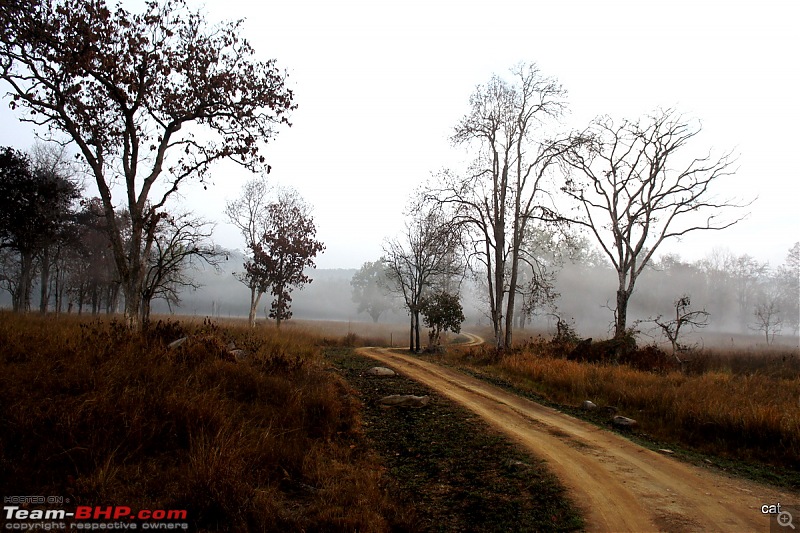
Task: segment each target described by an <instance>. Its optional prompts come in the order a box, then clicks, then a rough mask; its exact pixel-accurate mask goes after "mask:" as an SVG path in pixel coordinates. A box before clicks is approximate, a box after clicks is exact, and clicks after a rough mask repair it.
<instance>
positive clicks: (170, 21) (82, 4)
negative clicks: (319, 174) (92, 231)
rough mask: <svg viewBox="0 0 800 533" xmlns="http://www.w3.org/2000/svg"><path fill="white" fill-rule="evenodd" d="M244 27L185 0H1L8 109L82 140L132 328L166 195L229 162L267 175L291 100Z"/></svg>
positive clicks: (0, 69)
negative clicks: (137, 3)
mask: <svg viewBox="0 0 800 533" xmlns="http://www.w3.org/2000/svg"><path fill="white" fill-rule="evenodd" d="M240 34H241V21H238V22H228V23H223V24H219V25H211V24H209V23H208V22H207V21H206V20H205V18H204V16H203V14H202V13H201V12H199V11H194V10H192V9H190V8H189V7H188V6H187V5H186V1H185V0H165V1H164V2H156V1H148V2H146V4H145V9H144V12H142V13H139V14H133V13H130V12H128V11H126V10H125V9H124V8H122V7H121V6H119V5H118V6H117V7H115V8H110V7H108V6H107V5H106V2H105V0H33V1H31V0H25V1H21V0H8V1H4V2H3V3H2V4H0V79H2V80H4V81H5V82H6V84H7V86H8V87H10V91H9V95H10V96H11V106H12V107H13V108H20V109H21V110H22V111H23V112H24V113H23V114H22V116H21V119H22V120H25V121H28V122H32V123H34V124H36V125H39V126H44V127H47V128H48V131H50V132H52V133H56V134H65V135H66V137H67V138H68V140H69V141H71V142H73V143H74V144H75V145H77V148H78V152H79V154H80V156H81V157H82V159H83V161H84V162H85V163H86V165H87V166H88V169H89V171H90V173H91V174H92V175H93V177H94V179H95V181H96V183H97V187H98V189H99V192H100V197H101V199H102V204H103V208H104V210H105V213H106V219H107V220H108V221H110V223H109V236H110V239H111V246H112V250H113V254H114V260H115V264H116V267H117V270H118V271H119V277H120V280H121V281H122V286H123V290H124V293H125V300H126V304H125V313H126V317H127V320H128V323H129V325H130V326H131V327H133V328H137V327H138V326H139V319H138V317H139V305H140V302H141V298H140V297H139V294H140V293H141V287H142V282H143V276H144V271H145V270H144V258H146V257H147V256H148V255H149V253H150V249H151V247H152V243H153V238H154V234H155V228H156V226H157V225H158V222H159V220H160V218H161V216H162V213H163V209H162V208H163V207H164V204H165V202H166V201H167V199H168V198H169V197H170V196H171V195H173V194H174V193H175V192H176V191H177V190H178V187H179V186H180V185H181V184H182V183H183V182H184V181H186V180H187V179H189V178H194V179H199V180H200V181H202V180H203V179H204V178H205V177H206V175H207V172H208V169H209V166H210V165H211V164H212V163H213V162H215V161H218V160H221V159H225V158H229V159H232V160H234V161H237V162H239V163H240V164H242V165H244V166H245V167H247V168H249V169H251V170H253V171H256V172H262V171H268V170H269V167H268V165H267V164H266V162H265V160H264V157H263V156H262V155H260V151H259V150H260V148H261V147H262V146H263V143H264V142H266V141H267V140H269V139H271V138H272V137H273V135H274V134H275V128H276V127H277V126H279V125H281V124H288V113H289V112H290V111H291V110H292V109H294V107H295V105H294V104H293V103H292V98H293V95H292V92H291V91H290V90H289V89H287V88H286V85H285V74H284V73H283V72H281V71H279V70H278V68H277V67H276V65H275V61H274V60H269V61H266V62H262V61H258V60H256V59H255V58H254V50H253V49H252V47H251V46H250V44H249V43H248V42H247V41H246V40H244V39H243V38H242V37H241V36H240ZM114 180H119V182H120V183H121V184H122V187H121V188H116V187H112V181H114ZM117 195H119V196H121V198H117V197H116V196H117ZM116 207H124V208H125V209H127V211H128V212H129V214H130V217H131V228H130V234H128V235H125V232H124V230H123V228H121V227H119V226H118V225H117V224H116V223H114V220H115V217H114V210H115V208H116Z"/></svg>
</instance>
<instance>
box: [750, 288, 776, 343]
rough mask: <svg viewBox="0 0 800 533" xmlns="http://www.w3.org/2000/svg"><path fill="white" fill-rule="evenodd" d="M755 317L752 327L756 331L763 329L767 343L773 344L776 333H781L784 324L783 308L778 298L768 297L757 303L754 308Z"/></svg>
mask: <svg viewBox="0 0 800 533" xmlns="http://www.w3.org/2000/svg"><path fill="white" fill-rule="evenodd" d="M753 318H754V319H755V322H754V324H753V328H752V329H754V330H755V331H762V332H763V333H764V339H765V340H766V341H767V344H771V343H772V342H773V341H775V335H778V334H780V332H781V328H782V326H783V319H782V318H781V308H780V306H779V304H778V302H777V300H776V299H775V298H768V299H766V300H765V301H763V302H761V303H758V304H756V306H755V307H754V308H753Z"/></svg>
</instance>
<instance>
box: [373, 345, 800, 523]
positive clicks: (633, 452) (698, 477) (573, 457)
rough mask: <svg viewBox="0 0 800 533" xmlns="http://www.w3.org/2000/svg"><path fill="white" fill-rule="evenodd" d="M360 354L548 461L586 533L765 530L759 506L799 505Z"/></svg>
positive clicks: (385, 353)
mask: <svg viewBox="0 0 800 533" xmlns="http://www.w3.org/2000/svg"><path fill="white" fill-rule="evenodd" d="M472 340H475V339H472ZM359 353H360V354H362V355H366V356H369V357H371V358H373V359H376V360H378V361H380V362H381V363H383V364H384V365H388V366H391V367H394V368H395V369H396V370H398V371H399V372H401V373H402V374H404V375H406V376H408V377H409V378H411V379H414V380H416V381H418V382H420V383H423V384H425V385H427V386H428V387H430V388H431V389H433V390H435V391H437V392H438V393H440V394H442V395H443V396H446V397H448V398H450V399H451V400H454V401H455V402H457V403H459V404H461V405H463V406H465V407H466V408H468V409H470V410H472V411H473V412H475V413H476V414H478V415H480V416H481V417H482V418H484V419H485V420H486V421H488V422H489V423H490V424H492V425H493V426H495V427H496V428H497V429H499V430H501V431H502V432H504V433H506V434H508V435H509V436H511V437H512V438H514V439H515V440H517V441H518V442H519V443H521V444H522V445H523V446H525V447H526V448H528V449H529V450H530V451H531V452H533V454H534V455H535V456H537V457H540V458H542V459H544V460H546V461H547V463H548V465H549V467H550V468H551V470H552V471H553V473H555V474H556V475H557V476H558V477H559V478H560V479H561V481H562V483H563V484H564V485H565V486H566V487H567V489H568V490H569V491H570V494H571V495H572V497H573V499H574V501H575V503H576V504H577V505H578V506H579V507H580V508H581V509H582V510H583V513H584V517H585V519H586V527H587V530H588V531H637V532H638V531H726V532H729V531H742V532H745V531H748V532H749V531H768V530H769V519H768V517H766V516H765V515H762V514H761V506H762V505H764V504H773V503H777V502H784V503H798V502H800V495H798V494H794V493H790V492H780V491H778V490H775V489H772V488H769V487H765V486H762V485H759V484H756V483H753V482H750V481H746V480H741V479H734V478H730V477H726V476H723V475H720V474H718V473H716V472H712V471H710V470H706V469H703V468H699V467H695V466H692V465H688V464H685V463H681V462H679V461H677V460H675V459H672V458H670V457H667V456H664V455H662V454H659V453H657V452H654V451H651V450H648V449H646V448H642V447H641V446H638V445H636V444H634V443H632V442H630V441H629V440H627V439H625V438H623V437H621V436H619V435H617V434H615V433H612V432H609V431H606V430H603V429H601V428H598V427H596V426H593V425H591V424H588V423H586V422H583V421H581V420H578V419H576V418H573V417H570V416H568V415H565V414H563V413H560V412H558V411H556V410H555V409H551V408H549V407H544V406H542V405H540V404H537V403H535V402H533V401H530V400H527V399H525V398H522V397H520V396H517V395H514V394H511V393H509V392H506V391H504V390H502V389H499V388H497V387H494V386H492V385H490V384H487V383H485V382H483V381H480V380H478V379H475V378H472V377H470V376H467V375H465V374H462V373H460V372H457V371H455V370H452V369H449V368H445V367H442V366H439V365H436V364H434V363H430V362H427V361H423V360H420V359H419V358H417V357H413V356H411V355H407V354H403V353H399V352H395V351H393V350H389V349H387V348H361V349H359ZM799 519H800V517H795V521H796V522H797V521H798V520H799Z"/></svg>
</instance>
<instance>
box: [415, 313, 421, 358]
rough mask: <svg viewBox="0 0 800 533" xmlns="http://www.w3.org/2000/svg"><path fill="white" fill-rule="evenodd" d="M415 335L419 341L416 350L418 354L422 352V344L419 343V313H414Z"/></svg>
mask: <svg viewBox="0 0 800 533" xmlns="http://www.w3.org/2000/svg"><path fill="white" fill-rule="evenodd" d="M414 335H415V337H416V339H417V346H416V349H415V352H416V353H419V352H420V348H421V345H420V342H419V311H414Z"/></svg>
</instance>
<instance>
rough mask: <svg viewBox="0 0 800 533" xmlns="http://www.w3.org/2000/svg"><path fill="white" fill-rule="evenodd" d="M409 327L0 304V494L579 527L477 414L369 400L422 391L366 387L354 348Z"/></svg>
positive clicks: (300, 525)
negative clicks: (117, 316)
mask: <svg viewBox="0 0 800 533" xmlns="http://www.w3.org/2000/svg"><path fill="white" fill-rule="evenodd" d="M401 331H402V332H403V333H405V332H404V331H403V326H397V327H395V326H381V325H378V326H376V325H373V324H348V323H336V322H331V323H317V322H313V323H312V322H301V321H291V322H288V323H286V324H285V325H284V326H283V327H282V328H281V329H280V330H277V329H275V328H274V326H264V325H259V327H257V328H254V329H250V328H248V327H247V326H246V323H245V322H244V321H233V320H227V321H225V320H223V321H220V322H219V323H217V322H212V321H208V320H186V321H182V322H177V321H174V320H161V321H157V322H156V323H155V324H154V325H153V326H152V327H151V329H150V330H149V331H148V332H147V333H145V334H132V333H130V332H129V331H127V330H126V328H125V327H124V326H123V325H122V324H121V323H120V322H118V321H116V320H113V319H108V318H103V319H102V320H97V319H88V318H84V319H80V318H78V317H75V316H62V317H42V316H39V315H33V314H31V315H24V316H21V315H15V314H11V313H7V312H6V313H0V346H2V347H3V348H2V352H0V405H2V406H3V410H2V412H1V413H0V472H2V474H3V475H2V476H0V491H1V492H2V493H3V494H4V495H54V496H60V497H63V498H65V505H64V507H66V508H67V509H75V508H76V507H75V506H84V505H85V506H109V505H110V506H126V507H130V508H131V509H133V510H140V509H162V510H185V511H186V514H187V519H186V523H188V524H189V525H190V526H191V529H192V530H195V531H347V532H350V531H362V532H384V531H449V530H453V527H455V528H456V529H457V530H473V531H504V530H508V529H509V528H513V527H514V524H528V525H531V527H533V529H534V530H541V529H542V528H544V529H548V530H554V531H555V530H559V531H572V530H575V529H579V528H580V524H581V518H580V516H579V514H578V513H577V512H576V511H575V510H574V508H573V507H572V505H571V503H570V502H569V501H568V499H567V497H566V495H565V493H564V490H563V488H562V487H561V486H560V484H559V483H558V480H556V479H555V478H554V477H553V476H552V475H551V474H549V473H548V472H547V471H546V469H545V468H544V467H543V465H542V464H541V463H540V462H539V461H537V460H535V459H533V458H526V457H525V456H524V455H523V454H521V453H520V452H519V451H517V450H516V448H515V447H514V446H513V445H511V444H510V443H509V442H508V441H506V440H505V439H503V438H501V437H499V436H498V435H496V434H494V433H492V432H491V431H489V430H488V428H487V427H486V426H485V425H483V424H482V423H480V422H479V421H478V420H475V419H471V417H468V416H466V414H465V413H464V412H463V411H460V410H457V409H455V408H453V407H452V406H450V405H449V403H448V402H446V401H444V400H443V399H441V400H440V401H437V402H435V404H434V405H433V406H431V408H430V409H426V410H424V411H414V412H408V411H398V410H390V411H383V410H380V409H379V408H377V407H376V405H375V403H374V400H375V395H378V394H382V393H390V391H388V390H387V391H383V392H381V390H380V387H387V386H388V387H402V388H403V390H404V391H411V392H417V391H419V390H421V389H420V386H419V385H416V384H414V383H413V382H410V381H408V380H405V381H404V382H402V383H401V381H400V378H397V379H395V380H391V381H385V382H382V383H381V384H379V385H376V384H375V383H371V382H369V381H367V380H365V379H364V378H363V375H362V374H363V372H362V371H363V370H364V369H365V368H367V367H368V366H369V365H370V364H371V363H370V362H369V361H368V360H366V359H364V358H359V357H358V356H356V355H355V354H354V353H353V346H357V345H364V344H384V342H382V340H383V339H387V340H388V341H389V342H391V339H392V337H393V336H394V335H395V333H396V332H401ZM183 337H188V340H186V341H185V342H184V343H183V344H182V345H180V346H179V347H177V348H172V349H171V348H170V347H169V344H170V343H171V342H172V341H175V340H177V339H180V338H183ZM403 338H405V336H404V335H403ZM229 343H234V344H235V346H236V347H237V348H240V349H243V350H246V352H247V353H248V355H247V357H246V358H245V359H237V358H236V357H232V356H231V355H230V354H229V348H228V345H229ZM387 344H388V343H387ZM325 354H328V355H327V356H326V355H325ZM330 354H334V355H333V356H332V355H330ZM334 363H335V364H336V367H334ZM376 387H377V388H376ZM443 420H447V421H448V423H446V424H443V423H442V421H443ZM477 452H479V453H477Z"/></svg>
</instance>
